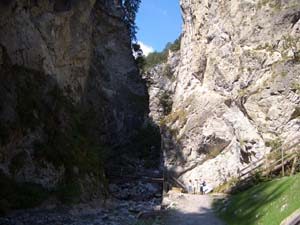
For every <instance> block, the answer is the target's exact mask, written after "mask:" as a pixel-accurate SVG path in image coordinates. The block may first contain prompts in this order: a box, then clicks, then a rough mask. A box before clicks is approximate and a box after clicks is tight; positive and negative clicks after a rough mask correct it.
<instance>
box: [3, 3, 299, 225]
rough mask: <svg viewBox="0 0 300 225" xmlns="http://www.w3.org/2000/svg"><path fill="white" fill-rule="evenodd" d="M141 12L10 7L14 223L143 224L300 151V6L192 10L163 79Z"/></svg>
mask: <svg viewBox="0 0 300 225" xmlns="http://www.w3.org/2000/svg"><path fill="white" fill-rule="evenodd" d="M144 1H147V0H144ZM139 3H140V1H130V0H125V1H119V0H114V1H113V0H11V1H10V0H2V1H0V79H1V82H0V189H1V190H0V214H1V216H3V220H2V219H1V217H0V224H3V225H12V224H18V225H21V224H24V225H27V224H31V225H33V224H49V225H50V224H76V225H83V224H107V225H109V224H121V225H122V224H124V225H125V224H138V223H136V221H137V220H136V218H137V217H139V216H140V215H139V214H138V213H140V212H142V211H143V210H144V209H145V210H146V211H147V210H149V211H150V210H154V208H156V207H159V208H160V203H161V201H162V198H163V195H164V194H166V192H167V191H168V190H169V189H172V188H173V187H178V188H182V190H188V188H189V185H190V181H194V180H199V181H200V180H201V181H203V180H205V181H206V182H207V184H209V186H210V187H211V188H213V189H215V190H217V189H218V188H220V187H221V186H222V185H224V184H226V183H231V182H236V181H237V179H238V178H239V176H240V175H241V171H243V169H245V168H248V167H249V166H255V165H256V163H257V162H259V161H261V160H263V159H267V158H268V157H269V156H270V155H271V154H273V153H274V151H275V150H276V149H278V148H279V147H285V146H290V145H292V144H295V143H297V142H299V140H300V138H299V137H300V2H299V0H228V1H219V0H213V1H209V0H180V7H181V13H182V18H183V28H182V33H181V35H180V37H179V38H178V40H177V41H176V42H175V43H174V44H173V46H171V47H170V46H168V48H166V49H165V52H164V54H165V57H164V59H162V60H160V61H159V62H156V63H154V64H152V65H150V66H149V65H147V63H149V62H147V60H149V58H148V57H143V56H141V55H139V56H136V54H137V53H136V52H135V53H133V52H134V51H135V50H136V49H134V46H135V44H134V42H135V37H134V35H135V30H134V29H135V24H134V23H133V22H132V19H133V21H134V19H135V13H136V12H131V11H130V10H132V8H135V7H137V8H138V4H139ZM135 4H136V5H135ZM158 36H159V35H158ZM175 45H176V46H175ZM138 51H139V49H138ZM139 57H141V58H139ZM139 59H140V60H141V62H142V63H141V62H139ZM143 60H145V61H143ZM277 154H278V153H277ZM298 169H299V168H298ZM153 180H154V182H153ZM111 199H117V200H116V202H114V203H112V202H113V201H112V200H111ZM95 201H99V202H101V204H103V205H104V206H103V207H104V208H105V205H106V204H107V205H108V206H109V207H111V209H110V210H108V211H106V209H105V210H104V209H103V208H101V210H100V209H98V208H97V207H99V205H98V204H100V203H98V202H97V203H93V204H96V206H95V207H94V205H93V204H92V205H93V207H91V206H90V205H89V203H90V202H95ZM81 204H87V205H89V206H88V209H87V206H86V205H84V206H83V205H81ZM113 204H114V207H113V209H112V206H111V205H113ZM73 205H77V206H78V205H79V206H78V207H77V206H76V207H75V208H72V210H70V211H68V213H69V212H72V213H74V214H76V215H77V214H78V212H79V211H80V210H81V208H84V211H88V213H90V214H91V211H92V209H91V208H93V210H96V209H94V208H97V210H98V211H97V210H96V212H97V213H98V214H97V213H96V215H98V216H97V217H95V218H94V217H89V218H88V219H86V220H85V219H82V218H83V217H80V219H78V220H77V219H74V218H73V217H66V218H65V217H64V216H63V215H64V214H68V213H64V212H65V211H63V210H67V209H69V208H68V207H72V206H73ZM61 207H62V208H63V209H62V210H61ZM64 207H66V208H64ZM80 207H81V208H80ZM101 207H102V206H101ZM31 208H34V209H37V210H39V209H41V210H57V211H58V212H59V213H58V214H55V213H56V212H57V211H55V213H54V214H53V215H52V214H51V215H52V216H49V217H47V216H48V214H47V213H45V212H44V211H27V210H28V209H31ZM22 210H25V211H22ZM99 210H100V211H99ZM19 211H20V214H14V213H15V212H17V213H18V212H19ZM75 211H76V212H75ZM115 211H118V212H119V213H120V214H122V216H119V214H118V213H115ZM125 211H126V213H125ZM40 212H41V214H40V216H37V218H35V217H34V215H35V214H38V213H40ZM47 212H48V211H47ZM52 212H53V211H51V213H52ZM93 212H94V211H93ZM72 213H71V214H72ZM88 213H87V214H88ZM114 213H115V214H114ZM134 213H136V214H138V215H137V216H132V214H134ZM90 214H88V215H90ZM32 215H33V216H32ZM72 215H73V214H72ZM84 218H85V217H84ZM52 219H53V220H52ZM39 221H40V222H39Z"/></svg>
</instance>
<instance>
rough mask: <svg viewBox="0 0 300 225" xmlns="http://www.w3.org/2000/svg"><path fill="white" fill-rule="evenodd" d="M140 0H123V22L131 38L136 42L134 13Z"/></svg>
mask: <svg viewBox="0 0 300 225" xmlns="http://www.w3.org/2000/svg"><path fill="white" fill-rule="evenodd" d="M140 3H141V0H123V7H124V12H125V17H124V20H125V23H126V24H127V26H128V29H129V31H130V37H131V40H133V41H134V42H136V32H137V26H136V24H135V19H136V14H137V11H138V9H139V6H140Z"/></svg>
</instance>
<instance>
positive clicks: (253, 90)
mask: <svg viewBox="0 0 300 225" xmlns="http://www.w3.org/2000/svg"><path fill="white" fill-rule="evenodd" d="M181 8H182V11H183V19H184V25H183V33H182V41H181V50H180V52H179V53H177V54H179V58H180V59H179V61H178V60H176V61H175V62H174V64H172V63H171V65H170V67H171V68H175V69H173V70H172V72H173V75H172V80H168V79H166V78H165V77H164V76H163V72H162V70H160V71H159V70H158V69H157V68H159V67H156V68H154V69H152V70H151V71H152V73H154V75H152V80H154V84H152V81H151V82H149V85H150V88H149V90H150V91H149V94H150V106H153V107H152V108H151V114H150V115H152V117H153V118H154V120H155V121H156V122H157V123H158V124H160V125H161V131H162V135H163V149H164V161H165V168H166V170H167V171H168V172H169V173H171V174H173V175H174V176H175V177H178V178H179V180H181V181H182V182H184V183H185V184H186V185H187V184H188V181H189V180H190V179H192V180H194V179H200V180H206V182H207V183H208V184H209V185H211V186H213V187H216V186H218V185H219V184H221V183H223V182H226V181H228V180H230V179H231V178H232V177H235V176H237V175H238V173H239V171H240V170H241V169H242V168H244V167H246V166H248V165H249V164H250V163H253V162H255V161H257V160H259V159H261V158H262V157H265V156H266V154H267V153H269V152H270V150H271V148H270V147H268V146H269V145H270V144H271V145H272V143H273V144H275V143H276V142H277V143H282V144H283V145H288V144H289V143H291V141H293V140H295V139H297V137H299V135H300V118H299V104H300V88H299V84H300V73H299V71H300V70H299V69H300V59H299V52H300V20H299V19H300V16H299V10H300V5H299V1H297V0H291V1H261V0H253V1H239V0H233V1H225V2H224V1H196V0H181ZM170 58H172V56H171V57H170ZM162 66H163V65H162ZM151 71H150V73H151ZM155 73H160V74H155ZM166 80H167V81H166ZM161 83H162V84H164V85H161ZM169 89H171V91H172V93H171V96H170V101H171V102H172V109H171V112H170V113H169V114H168V115H166V116H163V117H162V116H161V111H162V110H161V109H160V108H161V106H162V99H161V98H160V97H159V96H160V95H162V94H163V93H164V92H166V91H169ZM157 102H160V105H159V104H157Z"/></svg>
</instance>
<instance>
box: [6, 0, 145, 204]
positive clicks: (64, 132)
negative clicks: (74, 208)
mask: <svg viewBox="0 0 300 225" xmlns="http://www.w3.org/2000/svg"><path fill="white" fill-rule="evenodd" d="M123 17H124V14H123V10H122V8H121V7H120V6H119V5H118V4H116V3H115V1H108V0H89V1H73V0H55V1H48V0H44V1H25V0H14V1H7V2H3V1H2V2H1V4H0V46H1V47H0V78H1V84H0V92H1V97H0V98H1V103H0V124H1V125H0V135H1V136H0V138H1V139H0V144H1V146H0V171H1V178H2V177H6V178H5V179H7V178H8V179H11V181H12V182H13V181H14V182H15V181H17V182H18V183H24V182H26V183H34V184H39V185H41V186H42V187H43V188H45V189H47V190H51V191H54V192H56V191H57V192H60V193H63V191H66V192H67V193H72V191H74V195H75V196H80V193H79V192H80V190H85V192H84V193H85V195H84V196H83V198H85V199H89V198H90V197H93V196H99V195H101V193H100V192H101V188H100V187H101V186H102V184H103V180H105V177H104V174H103V167H104V166H105V159H106V155H107V154H118V152H114V151H116V150H113V149H117V147H118V146H123V145H125V144H126V143H129V142H130V139H131V138H132V136H134V135H135V134H136V133H137V131H138V130H139V129H140V127H141V126H142V124H143V122H144V115H145V113H146V112H147V105H148V104H147V94H146V91H145V90H146V89H145V86H144V84H143V82H142V79H141V77H140V76H139V73H138V69H137V67H136V64H135V61H134V58H133V56H132V51H131V41H130V35H129V31H128V27H127V26H126V24H125V23H124V22H123ZM110 163H111V164H113V159H112V160H111V162H110ZM99 181H100V182H99Z"/></svg>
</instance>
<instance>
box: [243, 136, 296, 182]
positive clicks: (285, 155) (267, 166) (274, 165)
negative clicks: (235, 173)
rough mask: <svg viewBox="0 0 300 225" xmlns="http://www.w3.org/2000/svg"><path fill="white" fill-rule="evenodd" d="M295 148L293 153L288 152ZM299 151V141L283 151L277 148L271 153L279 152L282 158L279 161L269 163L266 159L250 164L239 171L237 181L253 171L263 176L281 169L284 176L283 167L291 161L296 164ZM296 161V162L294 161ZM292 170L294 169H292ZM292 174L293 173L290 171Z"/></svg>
mask: <svg viewBox="0 0 300 225" xmlns="http://www.w3.org/2000/svg"><path fill="white" fill-rule="evenodd" d="M294 148H297V149H296V150H295V151H293V152H289V151H290V150H292V149H294ZM299 150H300V141H298V142H296V143H295V144H293V145H291V146H288V147H287V148H285V149H283V148H282V147H279V148H277V149H274V150H273V151H274V152H275V151H280V152H281V153H282V156H281V158H280V159H278V160H276V161H273V162H272V161H271V162H270V161H269V160H268V159H267V158H262V159H260V160H258V161H256V162H255V163H252V164H251V165H249V166H247V167H245V168H243V169H242V170H241V171H239V179H240V180H243V179H246V178H247V177H249V176H250V175H251V174H252V173H253V172H254V171H259V172H262V173H263V175H266V174H268V173H271V172H272V171H274V170H278V169H279V168H282V174H283V175H284V173H285V171H284V166H285V165H286V164H287V163H288V162H290V161H291V160H294V163H293V164H295V163H296V162H297V158H298V154H299ZM295 159H296V160H295ZM292 170H294V168H293V169H292ZM292 173H294V171H292Z"/></svg>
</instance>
